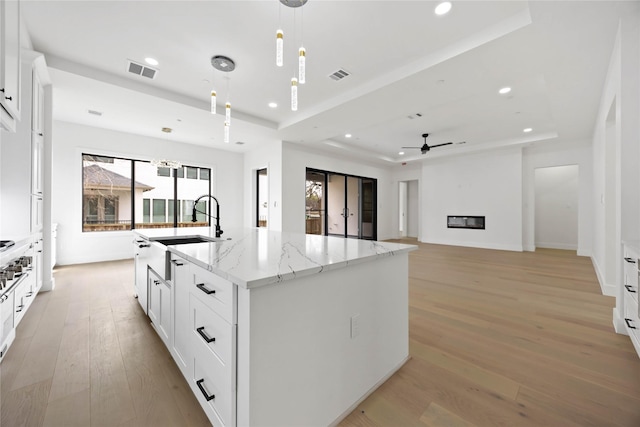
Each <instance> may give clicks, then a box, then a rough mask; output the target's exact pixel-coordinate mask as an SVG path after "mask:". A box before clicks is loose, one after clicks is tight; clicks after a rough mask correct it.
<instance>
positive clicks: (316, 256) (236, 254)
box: [135, 227, 417, 288]
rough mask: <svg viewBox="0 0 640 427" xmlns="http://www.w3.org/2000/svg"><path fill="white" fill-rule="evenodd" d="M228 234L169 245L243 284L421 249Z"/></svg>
mask: <svg viewBox="0 0 640 427" xmlns="http://www.w3.org/2000/svg"><path fill="white" fill-rule="evenodd" d="M135 233H136V234H139V235H140V236H142V237H144V238H147V239H150V240H156V239H161V238H169V237H188V236H207V237H213V236H215V230H213V229H211V228H209V227H197V228H196V227H194V228H190V227H187V228H169V229H167V228H164V229H138V230H135ZM223 236H224V239H230V240H221V241H218V242H209V243H190V244H183V245H169V246H167V248H168V250H169V251H170V252H173V253H175V254H177V255H179V256H181V257H183V258H184V259H186V260H188V261H190V262H193V263H194V264H196V265H199V266H201V267H203V268H206V269H207V270H209V271H211V272H213V273H215V274H217V275H218V276H221V277H223V278H225V279H227V280H230V281H231V282H233V283H235V284H237V285H239V286H241V287H244V288H255V287H258V286H263V285H268V284H271V283H278V282H282V281H284V280H291V279H295V278H298V277H302V276H307V275H312V274H319V273H322V272H326V271H330V270H336V269H339V268H344V267H347V266H348V265H353V264H356V263H360V262H370V261H373V260H375V259H378V258H381V257H387V256H394V255H397V254H401V253H405V252H409V251H412V250H414V249H417V246H414V245H404V244H399V243H390V242H377V241H371V240H358V239H344V238H341V237H331V236H316V235H311V234H300V233H287V232H280V231H271V230H268V229H264V228H243V229H231V230H225V232H224V234H223Z"/></svg>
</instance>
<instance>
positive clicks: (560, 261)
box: [0, 241, 640, 427]
mask: <svg viewBox="0 0 640 427" xmlns="http://www.w3.org/2000/svg"><path fill="white" fill-rule="evenodd" d="M411 243H415V241H412V242H411ZM419 246H420V249H419V250H418V251H414V252H412V253H411V254H410V269H409V271H410V298H409V303H410V307H409V310H410V311H409V314H410V328H409V330H410V353H411V357H412V358H411V360H410V361H409V362H407V364H406V365H405V366H404V367H403V368H402V369H401V370H400V371H399V372H398V373H397V374H396V375H394V376H393V377H392V378H390V379H389V380H388V381H387V382H386V383H385V384H384V385H383V386H382V387H380V388H379V389H378V390H377V391H376V392H375V393H374V394H372V395H371V396H370V397H369V398H368V399H367V400H365V401H364V402H363V403H362V404H361V405H360V406H359V407H358V408H357V409H356V410H355V411H354V412H353V413H352V414H351V415H350V416H349V417H348V418H347V419H346V420H344V421H343V422H342V423H341V426H342V427H351V426H394V427H395V426H399V427H400V426H446V427H455V426H462V427H468V426H536V427H537V426H550V427H556V426H558V427H559V426H563V427H564V426H626V427H637V426H640V359H638V356H637V355H636V354H635V352H634V350H633V347H632V345H631V343H630V341H629V338H628V337H625V336H622V335H617V334H615V333H614V332H613V327H612V321H611V316H612V312H611V310H612V308H613V305H614V301H613V299H612V298H609V297H604V296H602V295H600V290H599V286H598V284H597V280H596V278H595V273H594V271H593V267H592V266H591V262H590V260H589V259H588V258H583V257H577V256H575V253H570V252H567V251H554V250H539V251H538V252H535V253H527V252H525V253H517V252H503V251H491V250H483V249H471V248H460V247H450V246H440V245H426V244H420V245H419ZM55 277H56V290H55V291H53V292H47V293H42V294H40V295H39V296H38V297H37V298H36V300H35V302H34V306H32V308H31V309H30V310H29V312H28V313H27V314H26V316H25V318H24V319H23V321H22V323H21V324H20V326H19V328H18V331H17V339H16V341H15V343H14V345H13V346H12V347H11V349H10V350H9V353H8V354H7V356H6V358H5V360H4V361H3V362H2V364H0V370H1V371H2V372H1V377H0V378H1V384H0V385H1V393H0V398H1V405H2V407H1V412H2V417H1V420H2V422H1V425H2V426H3V427H13V426H30V427H31V426H41V425H47V426H64V427H67V426H83V427H84V426H89V425H100V426H154V427H156V426H187V425H208V424H209V423H208V421H207V420H206V417H205V415H204V413H203V412H202V410H201V409H200V407H199V406H198V404H197V402H196V400H195V397H193V395H192V394H191V391H190V390H189V389H188V385H187V383H186V381H185V380H184V379H183V378H182V376H181V375H180V373H179V371H178V369H177V367H176V366H175V364H174V363H173V361H172V359H171V356H170V355H169V352H168V351H167V350H166V348H165V347H164V345H163V344H162V342H161V341H160V339H159V338H158V337H157V335H156V334H155V331H154V330H153V328H152V327H151V326H150V325H149V321H148V319H147V318H146V317H145V316H144V314H143V313H142V311H141V310H140V309H139V306H138V305H137V302H136V300H135V299H133V298H132V296H131V295H132V280H133V265H132V262H131V261H121V262H107V263H99V264H89V265H80V266H70V267H63V268H59V269H58V270H57V271H56V273H55Z"/></svg>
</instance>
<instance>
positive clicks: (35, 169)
mask: <svg viewBox="0 0 640 427" xmlns="http://www.w3.org/2000/svg"><path fill="white" fill-rule="evenodd" d="M43 153H44V137H43V136H42V135H38V134H37V133H36V132H32V133H31V193H32V194H35V195H42V155H43Z"/></svg>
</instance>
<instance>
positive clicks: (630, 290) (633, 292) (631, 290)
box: [624, 285, 636, 294]
mask: <svg viewBox="0 0 640 427" xmlns="http://www.w3.org/2000/svg"><path fill="white" fill-rule="evenodd" d="M624 287H625V288H627V291H628V292H629V293H632V294H635V293H636V291H634V290H633V288H632V287H631V285H624Z"/></svg>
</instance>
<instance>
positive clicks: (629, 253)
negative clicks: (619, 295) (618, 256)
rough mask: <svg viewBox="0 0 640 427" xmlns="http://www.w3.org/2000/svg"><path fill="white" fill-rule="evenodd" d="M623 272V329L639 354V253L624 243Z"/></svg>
mask: <svg viewBox="0 0 640 427" xmlns="http://www.w3.org/2000/svg"><path fill="white" fill-rule="evenodd" d="M623 253H624V269H623V270H624V273H623V286H624V288H623V290H622V292H623V302H624V303H623V309H624V322H625V329H626V332H627V334H628V335H629V338H631V342H632V343H633V346H634V347H635V349H636V352H637V353H638V355H640V319H639V316H638V274H639V270H638V263H640V256H639V255H640V253H639V252H638V249H637V248H635V247H632V246H630V245H625V246H624V249H623Z"/></svg>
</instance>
